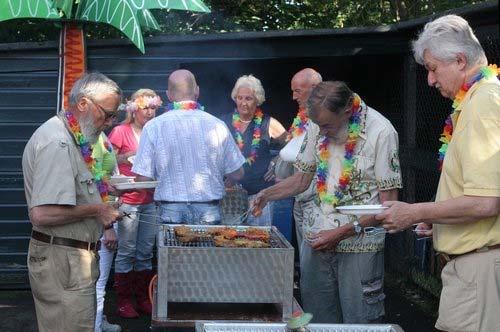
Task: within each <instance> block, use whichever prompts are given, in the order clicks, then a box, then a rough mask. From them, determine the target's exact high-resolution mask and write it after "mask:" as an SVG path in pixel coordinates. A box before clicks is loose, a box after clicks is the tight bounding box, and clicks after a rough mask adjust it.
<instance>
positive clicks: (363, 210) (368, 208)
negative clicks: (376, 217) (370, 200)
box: [336, 204, 388, 216]
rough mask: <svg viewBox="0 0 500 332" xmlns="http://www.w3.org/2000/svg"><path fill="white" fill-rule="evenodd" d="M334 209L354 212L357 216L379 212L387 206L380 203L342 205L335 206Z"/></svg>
mask: <svg viewBox="0 0 500 332" xmlns="http://www.w3.org/2000/svg"><path fill="white" fill-rule="evenodd" d="M336 209H337V210H338V211H339V212H340V213H342V214H354V215H358V216H362V215H367V214H379V213H382V211H384V210H385V209H388V207H387V206H382V205H380V204H377V205H344V206H337V207H336Z"/></svg>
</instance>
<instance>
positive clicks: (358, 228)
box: [352, 220, 363, 234]
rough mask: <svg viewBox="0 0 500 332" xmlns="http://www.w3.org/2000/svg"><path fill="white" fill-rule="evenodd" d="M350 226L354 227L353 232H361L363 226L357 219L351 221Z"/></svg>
mask: <svg viewBox="0 0 500 332" xmlns="http://www.w3.org/2000/svg"><path fill="white" fill-rule="evenodd" d="M352 227H353V228H354V232H356V234H361V231H362V230H363V228H362V227H361V225H360V224H359V221H357V220H355V221H353V222H352Z"/></svg>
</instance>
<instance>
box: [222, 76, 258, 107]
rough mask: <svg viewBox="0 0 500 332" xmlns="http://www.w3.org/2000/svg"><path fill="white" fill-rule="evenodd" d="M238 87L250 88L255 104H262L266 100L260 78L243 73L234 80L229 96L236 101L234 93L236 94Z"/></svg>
mask: <svg viewBox="0 0 500 332" xmlns="http://www.w3.org/2000/svg"><path fill="white" fill-rule="evenodd" d="M239 88H249V89H250V90H252V92H253V94H254V97H255V100H256V101H257V106H260V105H262V103H264V102H265V101H266V93H265V92H264V87H263V86H262V83H261V82H260V80H259V79H258V78H257V77H255V76H253V75H252V74H250V75H243V76H241V77H240V78H238V80H237V81H236V84H235V85H234V88H233V91H232V92H231V98H232V99H233V101H234V102H236V95H237V94H238V90H239Z"/></svg>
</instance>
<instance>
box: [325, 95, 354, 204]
mask: <svg viewBox="0 0 500 332" xmlns="http://www.w3.org/2000/svg"><path fill="white" fill-rule="evenodd" d="M351 110H352V114H351V117H350V118H349V124H348V129H347V133H348V136H347V141H346V143H345V146H344V149H345V152H344V161H343V162H342V171H341V173H340V178H339V183H338V186H337V190H335V194H334V195H332V194H330V193H328V184H327V182H326V180H327V178H328V159H329V158H330V152H329V151H328V145H329V143H330V142H329V139H328V137H326V136H323V137H322V138H321V139H320V141H319V164H318V167H317V169H316V178H317V180H316V185H317V190H318V195H319V199H320V201H321V202H323V203H326V204H332V205H333V206H334V207H335V206H337V205H338V203H339V202H340V200H341V199H342V198H343V197H344V195H345V191H346V190H347V189H348V186H349V184H350V182H351V177H352V172H353V170H354V150H355V148H356V141H357V139H358V137H359V133H360V132H361V125H360V124H361V98H359V96H358V95H357V94H354V100H353V102H352V108H351Z"/></svg>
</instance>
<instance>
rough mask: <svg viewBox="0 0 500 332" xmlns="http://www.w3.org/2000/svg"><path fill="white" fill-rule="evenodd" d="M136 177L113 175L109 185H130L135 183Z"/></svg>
mask: <svg viewBox="0 0 500 332" xmlns="http://www.w3.org/2000/svg"><path fill="white" fill-rule="evenodd" d="M134 179H135V176H125V175H113V176H112V177H110V178H109V183H110V184H111V185H113V186H114V185H116V184H118V183H130V182H134Z"/></svg>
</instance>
